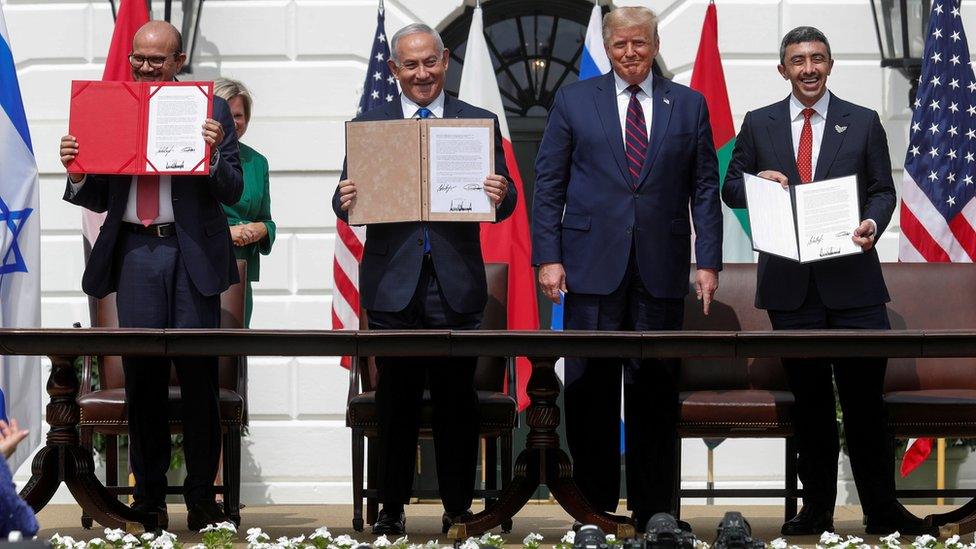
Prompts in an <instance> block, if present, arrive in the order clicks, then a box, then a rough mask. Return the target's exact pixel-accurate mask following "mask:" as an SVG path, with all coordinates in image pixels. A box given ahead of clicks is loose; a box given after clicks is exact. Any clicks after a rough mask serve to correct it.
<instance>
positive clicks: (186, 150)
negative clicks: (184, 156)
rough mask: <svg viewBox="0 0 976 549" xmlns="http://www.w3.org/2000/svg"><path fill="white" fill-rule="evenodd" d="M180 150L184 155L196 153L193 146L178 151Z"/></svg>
mask: <svg viewBox="0 0 976 549" xmlns="http://www.w3.org/2000/svg"><path fill="white" fill-rule="evenodd" d="M180 150H181V151H183V152H186V153H191V152H194V151H196V150H197V148H196V147H194V146H193V145H189V146H186V147H183V148H182V149H180Z"/></svg>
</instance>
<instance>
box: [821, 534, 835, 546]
mask: <svg viewBox="0 0 976 549" xmlns="http://www.w3.org/2000/svg"><path fill="white" fill-rule="evenodd" d="M838 543H840V536H838V535H837V534H835V533H833V532H824V533H823V534H820V542H819V545H837V544H838Z"/></svg>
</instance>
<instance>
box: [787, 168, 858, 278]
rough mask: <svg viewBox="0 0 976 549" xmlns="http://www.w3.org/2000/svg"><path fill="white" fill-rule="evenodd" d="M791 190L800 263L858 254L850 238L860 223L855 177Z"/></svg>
mask: <svg viewBox="0 0 976 549" xmlns="http://www.w3.org/2000/svg"><path fill="white" fill-rule="evenodd" d="M794 193H795V197H796V227H797V234H798V235H799V241H800V249H799V254H800V262H801V263H807V262H810V261H819V260H822V259H828V258H831V257H841V256H845V255H851V254H859V253H861V247H860V246H858V245H857V244H855V243H854V241H853V240H851V238H852V236H853V234H854V229H856V228H857V226H858V225H860V224H861V215H860V205H859V202H858V196H857V177H855V176H853V175H850V176H847V177H838V178H836V179H827V180H824V181H818V182H815V183H807V184H805V185H797V186H796V187H794Z"/></svg>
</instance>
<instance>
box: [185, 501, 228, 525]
mask: <svg viewBox="0 0 976 549" xmlns="http://www.w3.org/2000/svg"><path fill="white" fill-rule="evenodd" d="M226 520H227V515H226V514H225V513H224V508H223V507H221V506H220V505H217V503H216V502H214V501H202V502H199V503H188V504H186V527H187V528H189V529H190V530H192V531H194V532H199V531H200V530H203V529H204V528H206V527H207V526H209V525H211V524H217V523H219V522H224V521H226Z"/></svg>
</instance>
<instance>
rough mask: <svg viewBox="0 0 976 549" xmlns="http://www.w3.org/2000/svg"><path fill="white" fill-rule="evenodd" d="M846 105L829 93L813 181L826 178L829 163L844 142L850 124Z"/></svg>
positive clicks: (832, 161)
mask: <svg viewBox="0 0 976 549" xmlns="http://www.w3.org/2000/svg"><path fill="white" fill-rule="evenodd" d="M846 107H847V105H845V104H844V102H843V101H841V100H840V99H837V97H836V96H835V95H833V94H831V95H830V103H829V106H828V107H827V121H826V125H825V126H824V133H823V139H822V140H821V141H820V154H818V155H817V169H816V170H815V171H814V176H813V180H814V181H819V180H821V179H826V177H827V172H829V171H830V165H831V164H833V163H834V158H835V157H836V156H837V151H839V150H840V147H841V145H843V144H844V137H845V136H846V135H847V131H846V128H847V126H848V125H849V124H850V119H849V116H850V114H851V112H850V111H849V110H848V109H847V108H846ZM838 128H844V130H841V131H838Z"/></svg>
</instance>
